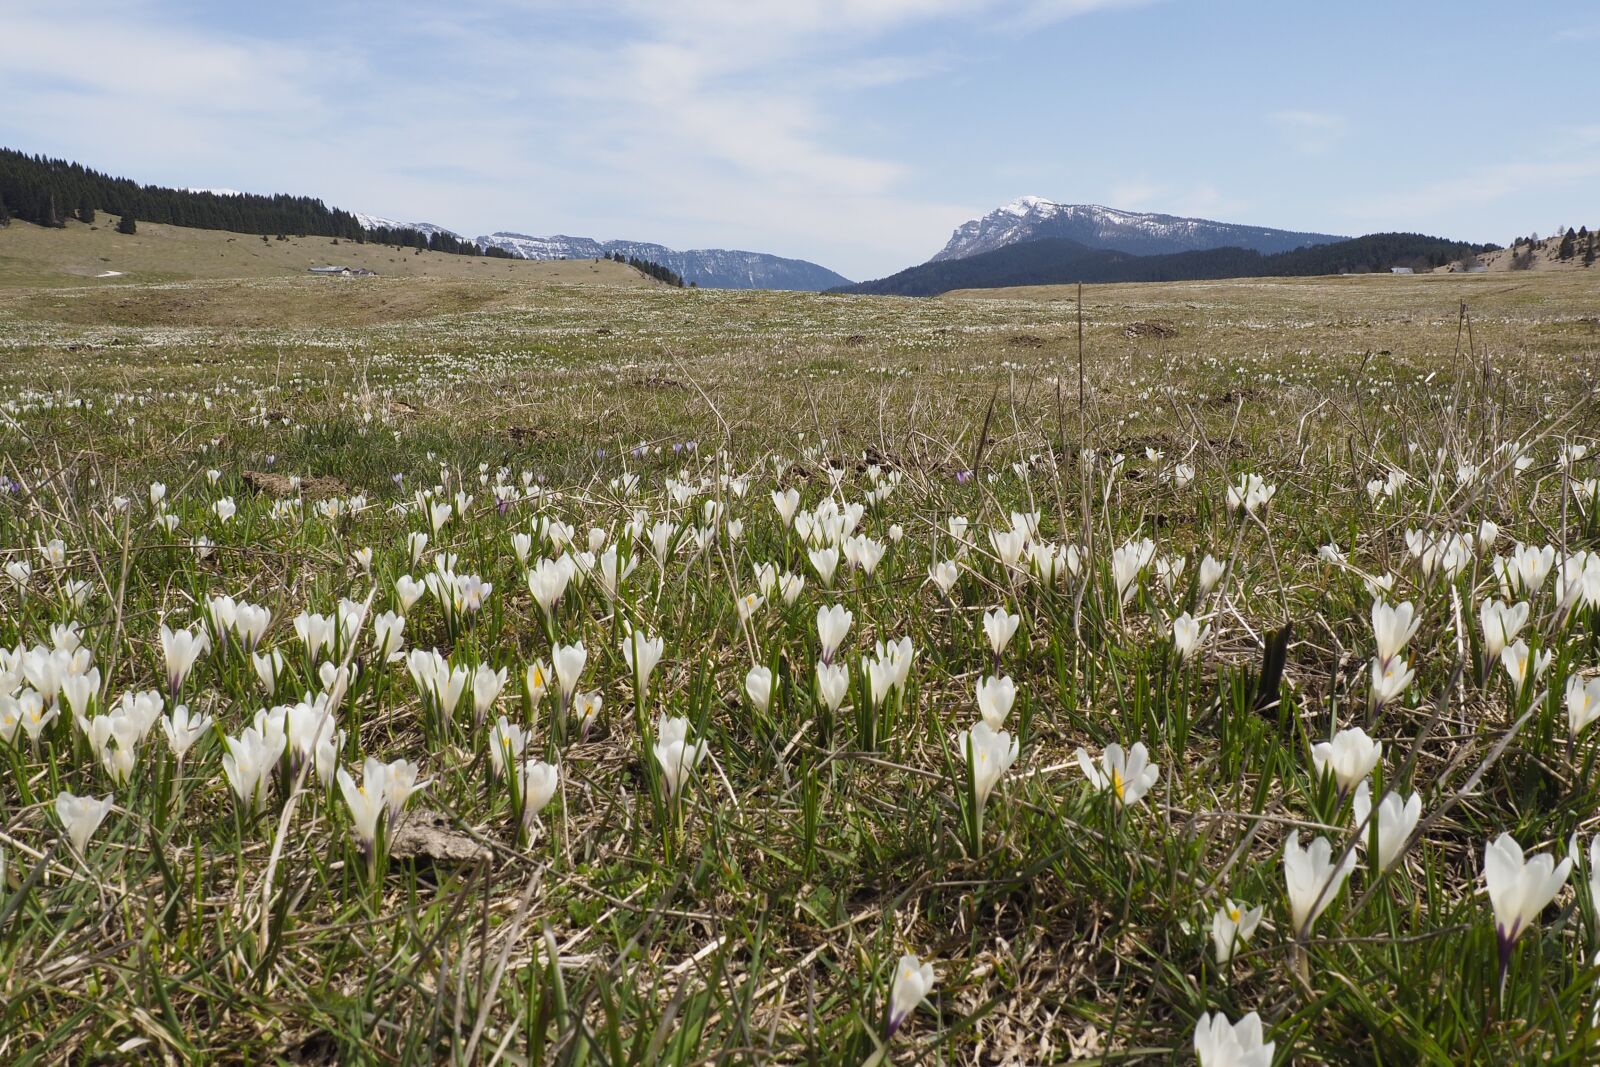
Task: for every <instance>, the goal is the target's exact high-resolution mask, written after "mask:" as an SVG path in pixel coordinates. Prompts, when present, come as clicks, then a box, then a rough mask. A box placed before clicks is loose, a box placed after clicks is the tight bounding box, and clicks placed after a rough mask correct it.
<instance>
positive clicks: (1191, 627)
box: [1172, 611, 1211, 660]
mask: <svg viewBox="0 0 1600 1067" xmlns="http://www.w3.org/2000/svg"><path fill="white" fill-rule="evenodd" d="M1210 637H1211V627H1209V626H1202V625H1201V624H1200V621H1199V620H1198V619H1196V618H1195V617H1194V616H1193V615H1190V614H1189V613H1188V612H1187V611H1186V612H1184V613H1183V614H1182V615H1179V616H1178V617H1177V618H1176V619H1173V620H1172V647H1173V649H1174V650H1175V651H1176V652H1177V653H1178V658H1179V659H1180V660H1186V659H1188V658H1189V657H1190V656H1193V655H1194V654H1195V653H1196V652H1198V651H1199V650H1200V648H1201V646H1203V645H1204V644H1205V643H1206V641H1207V640H1208V639H1209V638H1210Z"/></svg>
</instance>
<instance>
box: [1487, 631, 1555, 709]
mask: <svg viewBox="0 0 1600 1067" xmlns="http://www.w3.org/2000/svg"><path fill="white" fill-rule="evenodd" d="M1552 659H1554V656H1553V655H1552V654H1551V653H1550V652H1540V653H1538V654H1536V655H1535V654H1533V653H1531V652H1530V651H1529V650H1528V645H1527V642H1525V641H1522V640H1520V639H1519V640H1517V641H1516V642H1515V643H1513V644H1510V645H1507V646H1506V647H1505V648H1504V649H1502V650H1501V651H1500V665H1501V666H1502V667H1504V668H1505V670H1506V676H1507V677H1509V678H1510V679H1511V690H1512V692H1514V693H1517V694H1519V695H1520V694H1521V693H1522V690H1523V688H1524V687H1525V686H1527V684H1528V682H1529V681H1537V680H1538V679H1539V678H1540V677H1541V676H1543V674H1544V672H1545V671H1546V670H1547V669H1548V668H1549V666H1550V662H1551V660H1552Z"/></svg>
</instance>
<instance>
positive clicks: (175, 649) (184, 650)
mask: <svg viewBox="0 0 1600 1067" xmlns="http://www.w3.org/2000/svg"><path fill="white" fill-rule="evenodd" d="M210 647H211V639H210V638H209V637H207V636H206V633H205V631H203V630H202V631H200V632H198V633H197V632H195V631H193V630H173V629H171V628H169V627H168V626H167V624H166V623H162V624H161V655H162V658H163V659H164V660H166V665H167V693H168V695H170V696H175V695H177V692H178V690H179V689H180V688H181V687H182V686H183V683H184V680H185V679H186V678H188V677H189V672H190V671H191V670H193V669H194V665H195V661H196V660H198V659H199V658H200V657H201V656H202V655H203V654H204V653H205V652H206V651H207V650H208V649H209V648H210Z"/></svg>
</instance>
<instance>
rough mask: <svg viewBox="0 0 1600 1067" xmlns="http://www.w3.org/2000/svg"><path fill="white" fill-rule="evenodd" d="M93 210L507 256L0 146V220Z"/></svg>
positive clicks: (295, 201)
mask: <svg viewBox="0 0 1600 1067" xmlns="http://www.w3.org/2000/svg"><path fill="white" fill-rule="evenodd" d="M97 211H100V212H104V213H106V214H108V215H116V216H120V217H121V218H125V219H128V220H130V221H128V222H126V223H122V224H121V225H123V226H129V227H131V226H132V225H133V222H132V221H131V220H134V219H137V220H138V221H139V222H156V223H166V224H168V225H172V226H187V227H190V228H193V229H201V230H227V231H229V232H231V233H248V234H260V235H263V236H266V235H278V236H295V237H337V238H340V239H343V240H349V241H354V242H356V243H357V244H360V243H364V242H367V241H371V242H373V243H375V244H384V245H396V246H398V247H401V248H420V249H426V250H428V251H430V252H448V253H453V254H456V255H469V256H478V255H487V256H495V257H502V258H509V254H508V253H506V252H504V251H502V250H500V249H494V250H481V249H479V248H478V246H477V244H476V243H474V242H472V241H467V240H463V239H462V238H460V237H457V236H455V235H454V234H451V233H449V232H447V231H435V232H432V233H425V232H423V231H420V230H413V229H409V228H390V227H378V228H375V229H374V228H368V227H365V226H363V225H362V224H361V220H360V219H358V218H357V217H356V216H355V215H354V214H352V213H351V212H348V211H341V210H339V209H338V208H330V207H328V206H327V205H326V204H324V203H323V202H322V201H321V200H318V199H316V198H314V197H309V196H287V195H282V194H279V195H274V196H262V195H258V194H255V193H222V192H215V191H211V190H195V189H172V188H168V187H166V186H160V185H141V184H140V183H138V182H136V181H133V180H132V179H129V178H116V177H113V176H111V175H109V174H103V173H101V172H100V171H97V170H92V169H90V168H88V167H85V166H84V165H83V164H81V163H71V162H68V161H67V160H64V159H49V158H47V157H45V156H37V155H35V156H30V155H27V154H26V153H23V152H18V151H16V150H14V149H10V148H0V224H3V223H4V222H5V221H7V220H8V219H9V218H16V219H21V220H22V221H24V222H31V223H33V224H35V225H37V226H57V227H59V226H61V225H63V224H64V223H65V222H66V221H67V219H68V218H69V217H71V218H74V219H77V220H78V221H80V222H91V223H92V222H93V221H94V220H95V213H96V212H97Z"/></svg>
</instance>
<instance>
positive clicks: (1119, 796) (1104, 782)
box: [1078, 741, 1161, 808]
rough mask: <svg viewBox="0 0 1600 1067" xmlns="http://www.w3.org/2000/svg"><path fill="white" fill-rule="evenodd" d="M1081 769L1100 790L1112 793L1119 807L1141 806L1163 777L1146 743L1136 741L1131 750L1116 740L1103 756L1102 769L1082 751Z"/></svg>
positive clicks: (1079, 758)
mask: <svg viewBox="0 0 1600 1067" xmlns="http://www.w3.org/2000/svg"><path fill="white" fill-rule="evenodd" d="M1078 766H1079V767H1080V768H1081V769H1082V770H1083V774H1084V777H1086V778H1088V779H1089V783H1090V784H1091V785H1093V786H1094V787H1095V788H1096V789H1100V790H1110V792H1111V794H1112V796H1113V797H1115V798H1116V801H1117V806H1118V807H1119V808H1131V807H1133V806H1134V805H1136V804H1138V803H1139V801H1141V800H1143V799H1144V795H1145V794H1146V793H1148V792H1150V790H1151V788H1152V787H1154V786H1155V784H1156V781H1157V780H1158V779H1159V778H1160V777H1161V768H1160V767H1158V766H1156V765H1155V764H1154V763H1151V762H1150V752H1149V750H1148V749H1146V748H1145V746H1144V742H1143V741H1135V742H1134V743H1133V747H1132V748H1131V749H1129V750H1127V751H1124V750H1123V748H1122V746H1121V745H1119V744H1117V743H1116V742H1115V741H1113V742H1112V743H1111V744H1109V745H1107V746H1106V750H1105V751H1104V752H1102V753H1101V754H1100V764H1099V766H1096V765H1095V763H1094V761H1093V760H1092V759H1090V757H1089V753H1088V752H1086V751H1085V750H1084V749H1081V748H1080V749H1078Z"/></svg>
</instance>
